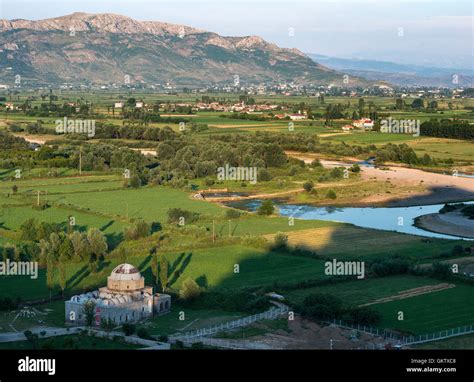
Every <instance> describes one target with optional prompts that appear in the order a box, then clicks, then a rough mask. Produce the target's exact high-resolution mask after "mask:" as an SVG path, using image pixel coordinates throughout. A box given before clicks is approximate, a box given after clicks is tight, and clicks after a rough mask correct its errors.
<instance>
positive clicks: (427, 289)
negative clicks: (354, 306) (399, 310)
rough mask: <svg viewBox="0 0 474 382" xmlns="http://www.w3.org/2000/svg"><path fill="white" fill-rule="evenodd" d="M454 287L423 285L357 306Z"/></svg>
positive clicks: (450, 285)
mask: <svg viewBox="0 0 474 382" xmlns="http://www.w3.org/2000/svg"><path fill="white" fill-rule="evenodd" d="M455 286H456V285H454V284H447V283H441V284H436V285H425V286H422V287H418V288H412V289H407V290H404V291H401V292H398V293H397V294H396V295H394V296H390V297H384V298H379V299H377V300H375V301H372V302H369V303H368V304H363V305H359V306H361V307H362V306H369V305H374V304H381V303H383V302H390V301H395V300H404V299H406V298H410V297H415V296H420V295H422V294H428V293H433V292H439V291H441V290H445V289H450V288H454V287H455Z"/></svg>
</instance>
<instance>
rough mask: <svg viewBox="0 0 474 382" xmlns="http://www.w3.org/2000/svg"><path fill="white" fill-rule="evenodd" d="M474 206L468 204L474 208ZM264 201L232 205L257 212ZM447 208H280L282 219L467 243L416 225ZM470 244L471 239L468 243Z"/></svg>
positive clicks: (441, 206) (437, 205)
mask: <svg viewBox="0 0 474 382" xmlns="http://www.w3.org/2000/svg"><path fill="white" fill-rule="evenodd" d="M472 203H474V202H467V203H466V204H472ZM260 204H261V201H260V200H252V201H245V202H239V203H230V204H229V205H231V206H233V207H235V208H243V209H246V210H250V211H255V210H256V209H257V208H258V207H259V206H260ZM443 206H444V204H435V205H430V206H414V207H391V208H388V207H315V206H309V205H297V204H278V203H277V204H276V207H277V209H278V213H279V215H281V216H288V217H294V218H295V219H303V220H326V221H335V222H342V223H349V224H353V225H355V226H358V227H364V228H372V229H381V230H385V231H395V232H400V233H407V234H411V235H418V236H425V237H433V238H440V239H465V238H462V237H458V236H451V235H444V234H440V233H435V232H429V231H425V230H423V229H421V228H417V227H415V226H414V225H413V223H414V221H415V219H416V218H417V217H419V216H421V215H426V214H432V213H436V212H439V210H440V209H441V208H443ZM465 240H469V239H465Z"/></svg>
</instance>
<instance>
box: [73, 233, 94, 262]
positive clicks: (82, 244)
mask: <svg viewBox="0 0 474 382" xmlns="http://www.w3.org/2000/svg"><path fill="white" fill-rule="evenodd" d="M69 239H70V241H71V244H72V248H73V250H74V258H75V259H76V260H84V259H86V258H87V255H88V254H89V243H88V242H87V239H86V237H85V235H84V234H83V233H81V232H79V231H74V232H73V233H72V234H71V235H70V236H69Z"/></svg>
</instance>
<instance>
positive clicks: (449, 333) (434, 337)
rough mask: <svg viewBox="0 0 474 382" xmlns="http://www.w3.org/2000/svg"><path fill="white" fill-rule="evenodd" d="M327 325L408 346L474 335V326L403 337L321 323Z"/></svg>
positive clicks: (353, 326)
mask: <svg viewBox="0 0 474 382" xmlns="http://www.w3.org/2000/svg"><path fill="white" fill-rule="evenodd" d="M321 322H323V323H325V324H332V325H336V326H339V327H341V328H345V329H353V330H357V331H359V332H364V333H369V334H372V335H374V336H380V337H383V338H385V339H389V340H392V341H396V342H397V344H398V345H402V346H408V345H416V344H421V343H425V342H432V341H438V340H443V339H447V338H451V337H456V336H462V335H464V334H470V333H474V325H466V326H460V327H457V328H454V329H448V330H442V331H439V332H435V333H430V334H420V335H418V336H403V335H401V334H399V333H397V332H393V331H391V330H387V329H379V328H373V327H370V326H361V325H351V324H347V323H344V322H342V321H341V320H332V321H321Z"/></svg>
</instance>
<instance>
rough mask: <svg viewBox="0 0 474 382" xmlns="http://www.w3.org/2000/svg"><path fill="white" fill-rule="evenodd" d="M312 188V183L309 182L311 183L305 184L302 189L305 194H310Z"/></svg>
mask: <svg viewBox="0 0 474 382" xmlns="http://www.w3.org/2000/svg"><path fill="white" fill-rule="evenodd" d="M313 187H314V184H313V182H311V181H308V182H305V183H304V184H303V188H304V190H305V191H306V192H311V191H312V189H313Z"/></svg>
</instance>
